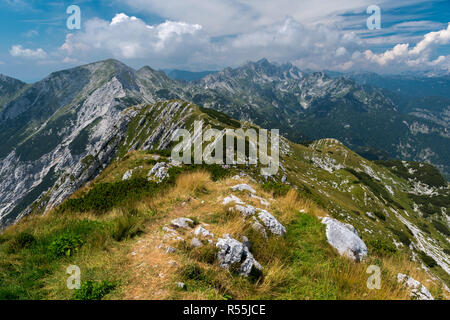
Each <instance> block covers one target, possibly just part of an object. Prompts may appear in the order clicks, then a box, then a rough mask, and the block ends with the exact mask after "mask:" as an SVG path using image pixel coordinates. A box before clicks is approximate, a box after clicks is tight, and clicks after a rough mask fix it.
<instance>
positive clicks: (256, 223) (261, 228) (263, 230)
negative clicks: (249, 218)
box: [252, 217, 267, 238]
mask: <svg viewBox="0 0 450 320" xmlns="http://www.w3.org/2000/svg"><path fill="white" fill-rule="evenodd" d="M253 220H254V222H253V224H252V228H253V229H255V230H256V231H258V232H260V233H261V234H262V235H263V237H264V238H267V232H266V228H264V226H263V225H262V224H261V223H260V222H259V221H258V220H257V219H256V218H255V217H253Z"/></svg>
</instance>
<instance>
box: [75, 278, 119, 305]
mask: <svg viewBox="0 0 450 320" xmlns="http://www.w3.org/2000/svg"><path fill="white" fill-rule="evenodd" d="M115 287H116V285H115V283H113V282H110V281H106V280H104V281H99V282H94V281H92V280H87V281H84V282H83V283H82V284H81V287H80V289H78V290H75V292H74V293H73V296H72V299H74V300H101V299H102V298H103V297H104V296H106V295H107V294H108V293H110V292H111V291H112V290H114V288H115Z"/></svg>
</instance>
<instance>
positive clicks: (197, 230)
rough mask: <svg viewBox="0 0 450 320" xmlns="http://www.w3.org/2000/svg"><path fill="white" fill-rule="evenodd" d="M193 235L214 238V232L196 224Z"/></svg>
mask: <svg viewBox="0 0 450 320" xmlns="http://www.w3.org/2000/svg"><path fill="white" fill-rule="evenodd" d="M194 235H196V236H200V237H205V238H214V234H213V233H212V232H210V231H209V230H206V229H205V228H203V227H202V226H198V227H197V228H195V230H194Z"/></svg>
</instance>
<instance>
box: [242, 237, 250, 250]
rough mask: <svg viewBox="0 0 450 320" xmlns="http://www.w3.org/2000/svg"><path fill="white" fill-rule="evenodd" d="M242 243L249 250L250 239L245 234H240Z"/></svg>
mask: <svg viewBox="0 0 450 320" xmlns="http://www.w3.org/2000/svg"><path fill="white" fill-rule="evenodd" d="M242 244H243V245H244V246H246V247H247V248H248V249H249V250H250V240H248V238H247V237H246V236H242Z"/></svg>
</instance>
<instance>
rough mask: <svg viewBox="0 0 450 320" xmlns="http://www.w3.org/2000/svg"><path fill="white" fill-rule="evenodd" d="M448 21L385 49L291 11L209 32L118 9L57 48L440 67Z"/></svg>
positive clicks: (227, 61) (178, 60) (141, 56)
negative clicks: (254, 25) (226, 31)
mask: <svg viewBox="0 0 450 320" xmlns="http://www.w3.org/2000/svg"><path fill="white" fill-rule="evenodd" d="M449 34H450V25H449V29H446V30H441V31H438V32H430V33H428V34H426V35H425V36H424V37H423V38H422V39H421V41H419V42H418V43H417V45H416V46H414V47H411V46H410V45H409V44H407V43H404V44H397V45H395V46H394V47H393V48H392V49H390V50H387V51H385V52H383V53H374V52H372V51H371V50H366V48H367V40H366V39H361V38H360V37H358V35H357V34H356V33H355V32H350V31H342V30H339V29H336V28H333V27H330V26H328V25H324V24H316V25H309V26H307V25H304V24H302V23H300V22H298V21H297V20H295V19H294V18H292V17H287V18H285V19H284V20H283V21H281V22H280V23H274V24H271V25H268V26H265V27H261V28H259V29H257V30H254V31H248V32H243V33H240V34H238V35H235V36H231V37H224V38H221V39H219V40H217V39H214V38H213V37H211V36H210V35H209V34H207V33H206V31H205V28H204V27H203V26H201V25H199V24H191V23H187V22H181V21H166V22H164V23H161V24H156V25H148V24H146V23H145V22H144V21H143V20H141V19H139V18H137V17H132V16H128V15H126V14H124V13H120V14H117V15H115V17H114V18H113V19H112V20H111V21H105V20H101V19H97V18H96V19H92V20H88V21H86V22H85V23H84V30H83V31H81V32H77V33H73V34H68V35H67V37H66V40H65V43H64V44H63V45H62V46H61V47H60V53H62V55H63V56H64V58H63V59H64V61H65V62H73V61H83V60H97V59H104V58H108V57H114V58H117V59H121V60H124V61H125V62H128V63H130V62H134V64H137V63H138V62H139V63H145V64H149V65H151V66H152V67H155V68H164V67H169V68H174V67H175V68H178V67H180V68H190V69H203V70H204V69H212V68H222V67H225V66H237V65H240V64H242V63H244V62H246V61H248V60H258V59H260V58H268V59H269V60H273V61H278V62H286V61H291V62H294V63H295V64H296V65H297V66H299V67H300V68H311V69H330V70H371V71H380V72H383V68H380V66H381V67H384V68H385V69H386V70H387V71H393V70H394V69H397V70H399V69H400V68H403V70H405V69H411V68H414V69H423V68H444V69H447V68H448V67H447V66H448V65H449V58H448V57H445V56H442V57H433V53H434V51H435V49H436V48H437V46H439V45H442V44H446V43H449Z"/></svg>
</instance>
